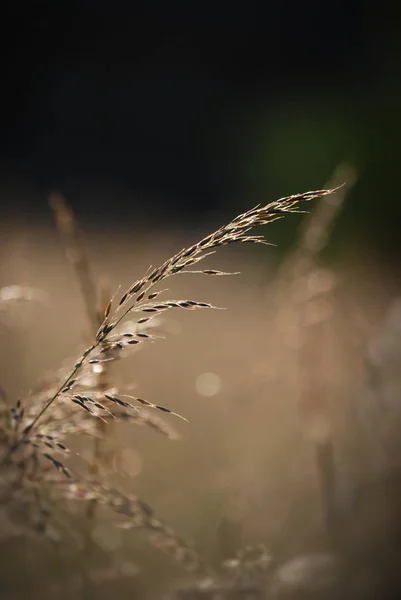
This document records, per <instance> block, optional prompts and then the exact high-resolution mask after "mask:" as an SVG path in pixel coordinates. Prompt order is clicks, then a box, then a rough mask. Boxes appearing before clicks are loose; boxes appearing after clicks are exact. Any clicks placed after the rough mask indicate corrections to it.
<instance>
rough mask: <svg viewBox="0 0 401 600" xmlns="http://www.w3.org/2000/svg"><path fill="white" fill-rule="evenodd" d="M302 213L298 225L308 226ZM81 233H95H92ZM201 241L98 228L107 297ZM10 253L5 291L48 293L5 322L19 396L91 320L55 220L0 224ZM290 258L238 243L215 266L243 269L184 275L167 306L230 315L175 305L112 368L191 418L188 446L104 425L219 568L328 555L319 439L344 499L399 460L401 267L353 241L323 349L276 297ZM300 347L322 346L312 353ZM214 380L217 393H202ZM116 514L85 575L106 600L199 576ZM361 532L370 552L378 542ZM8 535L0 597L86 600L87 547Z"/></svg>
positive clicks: (6, 371) (120, 476) (9, 368)
mask: <svg viewBox="0 0 401 600" xmlns="http://www.w3.org/2000/svg"><path fill="white" fill-rule="evenodd" d="M245 208H246V207H245ZM291 219H292V220H293V221H295V222H296V223H299V222H301V219H302V217H299V216H292V217H291ZM81 226H82V229H83V230H85V223H83V224H81ZM212 228H213V225H212V226H211V227H210V229H211V230H212ZM205 232H207V228H205ZM201 233H204V232H203V231H202V232H201ZM265 233H266V237H267V239H268V240H269V241H272V242H275V243H277V244H278V246H279V247H280V228H279V227H276V225H275V224H273V225H272V226H269V227H267V228H266V231H265ZM199 237H200V235H199V231H196V230H190V229H188V230H187V231H183V230H181V229H180V228H176V229H174V230H173V229H172V228H171V227H170V228H168V229H167V230H162V229H161V227H159V228H158V229H157V230H152V229H151V228H149V227H147V226H141V224H140V223H134V224H132V228H130V229H128V228H127V229H126V230H118V229H116V228H107V227H104V229H99V230H97V231H96V232H94V231H91V232H89V233H86V234H85V235H84V240H85V246H86V250H87V254H88V258H89V260H90V264H91V266H92V268H93V272H94V273H95V274H96V277H97V278H100V277H107V278H108V280H109V282H110V286H111V289H112V290H116V289H117V288H118V286H119V285H121V289H122V290H123V289H125V288H126V287H127V286H129V285H130V283H132V282H133V281H134V280H136V279H137V278H138V277H140V276H142V274H143V273H144V272H145V271H146V269H147V267H148V266H149V265H150V264H153V265H157V264H159V263H161V262H163V261H164V260H165V259H166V258H168V257H169V256H171V255H172V254H174V252H176V251H177V250H179V249H180V248H182V247H183V246H185V245H187V244H189V243H193V242H194V241H196V240H197V239H198V238H199ZM294 243H295V246H296V240H294ZM0 255H1V263H0V287H2V286H8V285H23V286H32V287H34V288H38V289H40V290H43V291H44V292H46V295H47V299H46V302H45V303H43V304H42V303H35V302H32V303H19V304H15V305H10V306H7V307H6V308H2V309H1V311H0V331H1V344H0V383H1V387H2V388H3V389H4V390H6V392H7V396H8V397H9V398H10V400H12V401H15V399H16V398H18V397H21V396H23V395H24V394H25V393H26V392H27V391H28V390H29V389H30V388H31V387H32V386H33V385H34V383H35V382H36V380H37V379H38V378H39V377H40V376H42V375H43V374H44V373H45V372H52V371H53V370H55V369H56V368H58V367H59V366H60V364H62V363H63V361H65V360H66V359H68V357H70V359H69V360H70V362H71V363H72V362H73V361H74V359H75V358H76V357H78V356H79V351H80V349H81V348H82V346H83V345H84V344H85V341H84V340H85V332H86V331H87V329H88V325H87V322H86V318H85V310H84V305H83V302H82V298H81V296H80V292H79V287H78V284H77V281H76V278H75V275H74V272H73V270H72V268H71V266H70V265H69V264H68V263H67V261H66V259H65V254H64V249H63V247H62V243H61V242H60V239H59V236H58V233H57V231H56V230H55V228H54V226H53V225H52V223H51V222H50V219H49V221H48V222H43V223H41V222H33V223H29V222H27V221H26V222H24V221H22V220H17V219H16V220H13V221H7V220H5V221H3V222H2V224H1V237H0ZM283 256H284V254H283V251H282V250H280V249H278V248H270V247H267V248H265V247H263V248H261V249H260V248H257V249H255V248H253V247H252V248H246V247H240V248H236V247H232V248H226V249H223V250H221V251H220V252H218V254H217V256H216V257H212V258H211V259H210V261H209V262H208V263H207V264H208V266H211V267H212V268H221V269H223V270H227V271H231V270H232V271H241V275H237V276H234V277H232V278H231V277H230V278H228V277H219V278H207V277H202V276H199V275H193V276H191V275H188V276H185V277H184V276H182V277H181V276H180V277H176V278H174V279H172V280H171V282H169V288H170V292H169V297H171V298H187V297H188V298H194V299H199V300H205V301H209V302H212V303H214V304H216V305H217V306H222V307H225V308H226V310H224V311H199V312H194V313H187V312H185V311H176V312H174V311H170V313H169V314H168V315H165V316H163V320H162V322H161V323H160V331H161V332H162V334H163V336H165V339H160V340H158V341H156V342H155V343H154V344H149V345H147V346H145V347H143V348H141V349H140V350H138V352H133V353H132V355H130V356H129V357H128V358H126V359H125V360H123V361H117V362H116V364H113V365H112V367H111V372H112V377H113V380H115V381H117V382H119V383H124V384H126V385H128V386H132V387H133V389H135V393H136V392H138V393H139V394H140V395H143V396H144V397H145V398H148V399H149V400H151V401H152V402H155V403H160V404H164V405H166V406H168V407H170V408H171V409H172V410H174V411H176V412H178V413H180V414H182V415H184V416H185V417H187V418H188V420H189V423H184V422H182V421H180V420H178V419H174V417H171V416H169V415H166V418H165V420H166V421H168V422H169V423H170V424H171V425H172V426H173V427H174V428H175V429H176V430H177V432H178V433H179V434H180V437H181V439H180V440H177V441H170V440H168V439H166V438H164V437H162V436H160V435H158V434H157V433H156V432H154V431H152V430H150V429H148V428H146V427H138V426H135V425H129V424H124V423H119V424H116V425H109V430H108V434H109V435H108V441H107V442H106V444H107V445H106V449H107V452H106V453H107V455H108V460H109V464H110V473H109V479H108V480H109V481H110V482H112V483H113V485H116V486H118V487H119V488H120V489H122V490H125V491H129V492H134V493H135V494H138V495H139V497H141V498H142V499H143V500H145V501H146V502H147V503H149V504H150V505H151V506H152V507H153V508H154V509H155V510H156V512H157V513H158V515H160V516H161V517H162V518H163V519H164V520H165V521H166V522H167V523H168V524H170V525H171V526H172V527H173V528H174V529H175V530H176V531H177V532H178V533H179V534H180V535H181V536H182V537H183V538H185V539H188V540H192V541H193V542H194V543H195V545H196V546H197V547H198V548H199V549H200V552H201V554H202V556H203V558H204V559H205V561H206V562H209V563H211V564H217V563H218V562H219V561H220V560H221V559H222V558H228V557H229V556H232V555H234V554H235V552H236V551H237V549H238V548H239V547H240V546H243V545H246V544H257V543H260V542H262V543H264V544H265V545H266V547H267V548H268V550H269V552H271V553H272V555H273V556H274V557H279V558H283V559H284V558H285V557H291V556H294V555H296V554H299V553H302V552H305V551H312V550H314V551H317V550H320V549H322V548H324V547H325V544H326V541H325V535H324V525H323V521H322V507H321V492H320V487H319V479H318V474H317V470H316V462H315V454H314V441H315V440H316V437H315V436H316V435H317V436H319V435H323V436H324V435H325V431H326V428H327V427H328V428H329V429H330V430H331V431H332V432H333V440H334V448H335V458H336V462H337V466H338V478H339V482H338V484H339V489H340V495H341V497H344V502H345V503H346V502H347V497H348V496H349V495H350V494H352V490H353V489H354V486H355V485H356V484H357V482H358V481H360V480H362V479H364V478H366V477H375V476H377V473H380V472H382V471H383V470H385V469H387V468H389V467H390V466H396V465H397V464H398V461H399V460H400V459H401V453H400V452H399V449H397V444H398V445H399V442H397V437H398V435H399V428H398V423H397V419H398V420H399V419H400V418H401V411H400V409H399V408H397V405H396V402H397V401H398V402H399V399H400V389H401V385H400V376H399V358H398V363H397V358H396V357H397V353H398V357H399V351H400V348H401V335H400V326H401V325H400V323H401V315H400V312H399V311H398V321H397V322H398V325H397V326H398V332H397V326H396V325H392V326H391V327H390V329H389V328H388V327H387V329H386V326H385V325H384V323H385V319H386V315H388V310H389V308H390V306H391V305H392V303H393V302H394V300H395V299H396V298H397V296H399V294H400V288H401V279H400V276H399V273H397V272H396V271H395V270H394V271H393V270H392V269H390V268H388V267H387V268H386V267H384V266H383V263H382V261H381V258H380V257H379V256H375V255H374V254H372V253H371V252H370V250H369V248H368V247H363V248H361V247H358V249H357V250H356V248H355V247H352V246H350V245H348V246H345V247H344V248H342V250H341V253H338V255H337V257H336V258H335V259H332V260H331V264H330V269H331V273H332V275H333V276H334V277H335V281H336V285H335V287H334V288H333V289H332V290H331V291H330V293H329V294H328V295H327V296H325V298H324V301H323V307H322V306H320V305H319V307H318V308H316V307H312V309H311V311H312V312H311V315H310V318H311V321H312V323H313V321H314V319H317V320H319V318H320V317H319V316H316V315H318V313H319V310H320V309H322V310H323V314H324V318H323V325H322V327H321V328H319V329H318V335H317V336H315V338H313V340H312V344H311V343H310V340H309V338H308V336H309V335H310V334H309V332H310V331H314V330H313V324H312V325H311V326H307V325H305V326H301V327H299V326H298V325H297V323H298V321H297V310H298V309H297V302H296V301H295V300H294V299H293V298H292V297H291V296H290V297H288V294H286V293H284V296H277V293H276V292H275V290H276V287H274V284H275V282H277V280H276V276H275V274H276V273H277V269H278V265H279V263H280V261H281V260H282V259H283ZM323 266H324V267H327V265H325V264H324V263H323ZM324 276H325V273H323V272H319V273H317V274H316V277H318V278H319V277H324ZM310 285H311V286H312V288H313V281H311V283H310ZM319 314H320V313H319ZM394 323H395V322H394ZM313 335H314V334H313ZM305 340H306V342H305ZM305 343H306V344H307V345H308V348H310V347H312V349H313V351H312V352H311V353H310V356H309V355H308V351H306V350H305V348H304V344H305ZM369 352H371V353H372V356H374V360H375V361H377V362H378V364H380V369H381V373H382V374H383V380H384V381H385V384H383V387H382V388H381V390H382V392H383V393H382V394H380V396H381V397H380V398H379V397H378V393H377V390H375V388H374V387H372V384H371V379H370V377H369V375H370V373H369V369H368V368H367V366H366V356H367V355H369V356H370V354H369ZM205 374H206V376H205ZM210 374H212V375H210ZM310 378H311V381H312V383H309V384H308V383H307V382H308V381H309V380H310ZM305 382H306V383H305ZM202 383H203V386H204V387H205V389H206V393H210V394H212V395H203V394H204V393H205V390H204V389H203V388H202ZM307 385H311V386H312V388H311V389H313V390H314V391H315V394H316V396H317V398H318V400H316V398H315V400H314V402H315V404H314V405H313V410H312V412H313V415H312V417H311V415H310V414H309V413H308V412H306V414H303V413H302V406H301V409H300V403H302V396H303V394H304V393H305V392H304V390H305V386H307ZM199 386H201V387H200V388H199ZM210 386H211V387H210ZM199 389H200V391H199ZM383 390H384V391H383ZM75 444H76V448H77V449H78V450H79V451H80V452H81V453H82V456H83V457H84V458H85V456H88V458H90V453H91V451H92V442H91V441H88V440H85V439H84V436H83V439H79V440H76V441H75ZM78 463H79V464H80V461H79V460H78ZM82 464H83V463H82ZM81 467H82V465H81ZM82 468H83V467H82ZM383 510H386V508H385V507H383V506H377V511H383ZM81 518H82V509H81V508H79V507H76V506H73V505H71V506H70V507H69V508H68V510H67V512H66V515H65V519H66V522H67V523H68V525H67V528H68V529H69V530H70V532H72V533H74V529H76V532H78V533H79V528H80V523H81V521H80V519H81ZM116 521H117V519H116V518H115V517H113V516H111V515H110V514H108V513H107V511H104V514H103V513H102V515H101V516H99V517H98V521H97V526H96V531H95V533H96V540H95V541H96V543H97V544H98V546H99V548H100V550H102V552H99V557H97V560H96V561H95V562H96V563H97V565H96V566H95V567H91V568H92V570H93V581H94V584H93V585H94V588H95V589H96V597H97V598H99V599H101V598H109V597H110V595H111V594H118V596H116V597H119V598H125V597H126V598H132V597H135V598H159V597H162V594H165V593H166V592H167V591H168V590H169V589H171V588H172V587H174V586H175V585H177V582H183V581H187V580H188V578H189V576H188V575H186V574H185V572H183V571H182V569H181V568H180V567H179V566H177V565H176V564H174V562H173V560H172V559H171V558H170V557H169V556H166V555H164V554H162V553H161V552H159V551H158V550H157V549H155V548H153V547H152V546H150V545H149V544H148V542H147V540H146V537H145V536H144V535H143V534H142V533H141V532H136V531H122V530H120V529H118V528H116V527H115V524H116ZM1 527H2V528H5V527H6V524H2V525H1ZM355 535H358V533H356V534H355ZM364 535H365V536H366V539H368V540H369V539H371V540H373V541H372V543H374V535H375V534H374V532H371V533H369V532H368V531H365V533H364ZM3 537H4V539H3V540H2V542H1V547H2V550H1V552H2V560H1V563H0V578H1V587H2V590H3V595H2V598H10V599H11V598H22V597H29V598H55V597H60V598H71V597H73V595H74V594H78V592H79V586H80V583H79V575H80V569H81V566H82V561H85V557H84V556H82V554H81V552H82V550H80V546H79V543H77V544H75V543H72V542H70V541H68V538H67V537H66V541H65V543H64V542H63V543H61V544H60V545H59V546H57V550H55V549H54V547H53V546H52V545H51V544H49V543H48V542H47V541H46V540H42V541H41V540H39V541H38V540H31V539H23V538H22V539H21V538H18V539H12V540H11V541H10V540H9V539H7V538H6V536H3ZM351 543H352V542H350V544H351ZM365 543H366V540H365ZM116 573H117V574H116ZM189 579H190V578H189ZM77 590H78V592H77Z"/></svg>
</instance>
